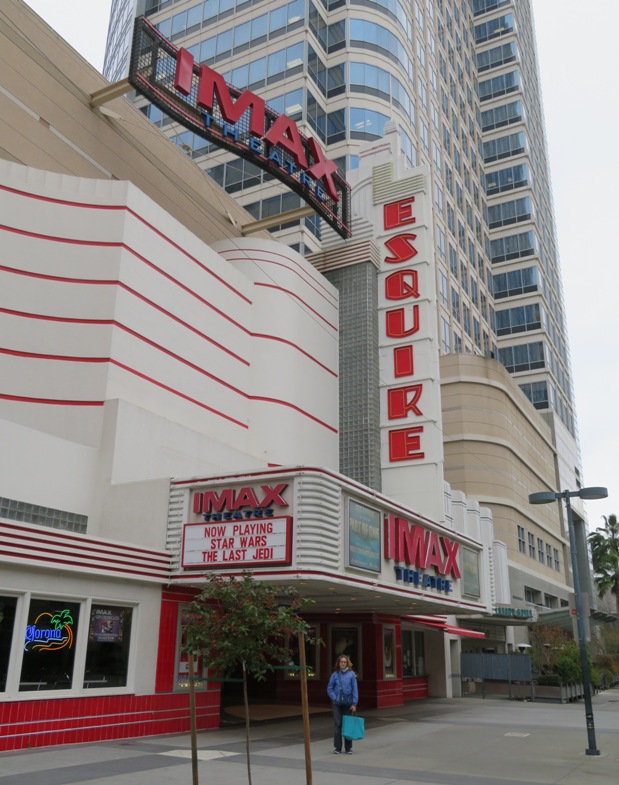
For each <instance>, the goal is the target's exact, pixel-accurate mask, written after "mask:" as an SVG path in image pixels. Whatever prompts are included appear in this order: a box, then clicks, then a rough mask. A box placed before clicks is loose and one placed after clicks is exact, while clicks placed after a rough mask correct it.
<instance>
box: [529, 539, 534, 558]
mask: <svg viewBox="0 0 619 785" xmlns="http://www.w3.org/2000/svg"><path fill="white" fill-rule="evenodd" d="M529 556H530V557H531V558H532V559H534V558H535V536H534V535H533V534H532V533H531V532H529Z"/></svg>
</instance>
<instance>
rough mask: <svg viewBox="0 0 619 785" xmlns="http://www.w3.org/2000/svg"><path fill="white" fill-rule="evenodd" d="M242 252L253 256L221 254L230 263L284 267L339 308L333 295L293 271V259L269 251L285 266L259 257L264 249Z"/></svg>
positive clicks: (330, 303) (331, 304) (296, 271)
mask: <svg viewBox="0 0 619 785" xmlns="http://www.w3.org/2000/svg"><path fill="white" fill-rule="evenodd" d="M242 250H243V251H245V252H246V253H252V254H253V255H252V256H230V254H229V253H226V252H225V251H223V252H222V253H221V256H223V257H224V258H225V259H226V260H227V261H228V262H257V263H258V262H259V263H260V264H272V265H274V266H275V267H283V268H284V269H286V270H288V271H289V272H291V273H292V274H293V275H296V276H297V277H298V278H300V279H301V280H302V281H303V283H304V284H305V285H306V286H309V287H310V289H313V290H314V291H315V292H316V294H317V295H318V296H319V297H322V298H323V300H326V301H327V303H328V304H329V305H330V306H331V307H332V308H337V300H335V299H334V297H333V295H330V294H329V293H327V292H325V291H324V287H323V291H320V289H319V288H318V286H316V285H315V284H314V282H313V281H312V280H308V279H307V277H306V276H304V275H302V274H301V273H300V272H299V271H298V270H294V269H292V267H291V266H290V265H291V264H293V263H294V262H293V260H292V259H288V257H287V256H284V255H283V254H271V252H270V251H269V257H270V256H271V255H272V256H276V255H277V256H280V257H281V258H283V259H286V261H287V262H288V263H289V264H284V263H283V262H275V261H273V259H271V258H264V257H261V256H259V254H261V253H264V249H260V248H243V249H242ZM301 269H302V268H301ZM302 272H305V270H303V269H302Z"/></svg>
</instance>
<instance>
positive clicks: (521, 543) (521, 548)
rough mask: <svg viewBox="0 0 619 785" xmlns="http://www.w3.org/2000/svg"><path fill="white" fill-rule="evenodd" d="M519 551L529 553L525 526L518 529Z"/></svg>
mask: <svg viewBox="0 0 619 785" xmlns="http://www.w3.org/2000/svg"><path fill="white" fill-rule="evenodd" d="M518 550H519V551H520V553H526V552H527V544H526V541H525V537H524V526H519V527H518Z"/></svg>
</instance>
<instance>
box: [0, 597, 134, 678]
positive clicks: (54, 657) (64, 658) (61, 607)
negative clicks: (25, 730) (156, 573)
mask: <svg viewBox="0 0 619 785" xmlns="http://www.w3.org/2000/svg"><path fill="white" fill-rule="evenodd" d="M134 612H135V609H134V608H133V607H131V606H129V605H120V604H113V603H103V602H96V601H94V600H90V599H88V598H85V599H82V600H76V599H75V598H71V599H63V598H61V597H42V596H29V595H28V594H24V595H21V596H18V597H17V596H16V597H0V691H2V692H12V693H14V694H18V693H19V694H23V693H31V692H37V693H38V692H47V691H56V690H80V689H93V688H99V689H101V688H103V689H106V688H113V687H126V686H127V684H128V677H129V652H130V647H131V636H132V623H133V615H134Z"/></svg>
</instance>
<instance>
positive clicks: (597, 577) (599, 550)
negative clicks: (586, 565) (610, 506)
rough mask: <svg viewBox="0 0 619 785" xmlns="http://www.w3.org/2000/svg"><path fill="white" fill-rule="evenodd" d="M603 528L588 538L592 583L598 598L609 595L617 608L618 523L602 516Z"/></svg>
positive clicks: (618, 584)
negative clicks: (591, 564) (591, 562)
mask: <svg viewBox="0 0 619 785" xmlns="http://www.w3.org/2000/svg"><path fill="white" fill-rule="evenodd" d="M602 517H603V518H604V526H602V527H600V528H598V529H596V530H595V531H594V532H591V534H590V535H589V537H588V540H589V546H590V548H591V559H592V561H593V572H594V579H593V580H594V583H595V587H596V589H597V590H598V595H599V597H600V598H601V597H604V595H605V594H607V593H610V594H612V595H613V597H614V598H615V603H618V604H617V607H619V522H617V516H616V515H609V516H608V518H607V517H606V516H605V515H604V516H602Z"/></svg>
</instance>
